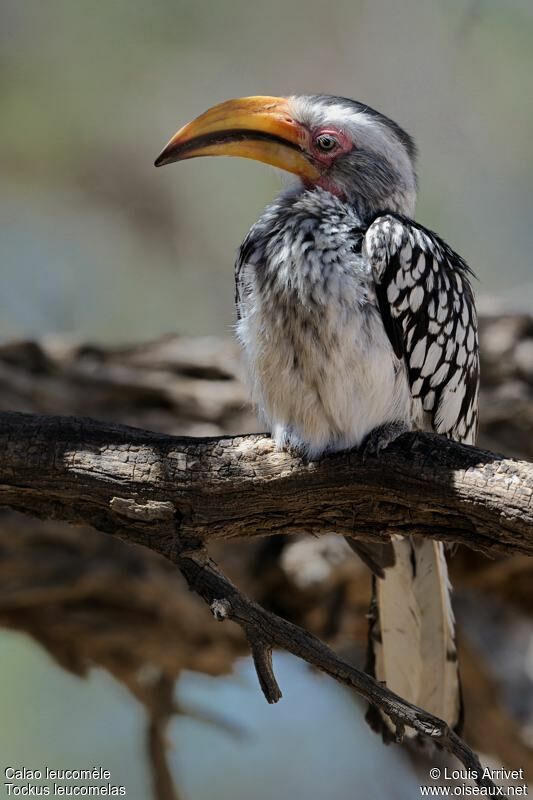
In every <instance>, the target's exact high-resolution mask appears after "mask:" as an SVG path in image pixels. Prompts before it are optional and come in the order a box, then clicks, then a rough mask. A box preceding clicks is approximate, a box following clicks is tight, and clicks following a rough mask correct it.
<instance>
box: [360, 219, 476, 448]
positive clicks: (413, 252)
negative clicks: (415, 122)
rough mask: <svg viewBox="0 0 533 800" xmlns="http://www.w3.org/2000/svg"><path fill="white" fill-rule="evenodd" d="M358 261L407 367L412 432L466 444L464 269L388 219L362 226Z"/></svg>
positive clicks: (472, 417)
mask: <svg viewBox="0 0 533 800" xmlns="http://www.w3.org/2000/svg"><path fill="white" fill-rule="evenodd" d="M363 254H364V255H366V257H367V259H368V260H369V263H370V265H371V268H372V271H373V275H374V279H375V282H376V291H377V297H378V302H379V306H380V310H381V315H382V317H383V323H384V325H385V328H386V330H387V333H388V336H389V338H390V340H391V343H392V345H393V348H394V351H395V353H396V355H397V356H398V357H399V358H403V359H404V360H405V363H406V366H407V370H408V375H409V383H410V386H411V393H412V396H413V411H414V418H415V422H416V425H417V427H419V428H420V429H422V430H433V431H435V433H441V434H443V435H445V436H447V437H449V438H450V439H455V440H456V441H460V442H467V443H470V444H471V443H473V442H474V441H475V439H476V434H477V422H478V388H479V353H478V335H477V317H476V310H475V305H474V298H473V294H472V288H471V286H470V282H469V276H470V275H472V273H471V271H470V269H469V267H468V266H467V264H466V263H465V262H464V261H463V259H462V258H461V257H460V256H458V255H457V253H455V252H454V251H453V250H452V249H451V248H450V247H448V245H447V244H446V243H445V242H443V241H442V239H440V238H439V237H438V236H437V235H436V234H435V233H433V232H432V231H430V230H427V229H426V228H424V227H422V226H421V225H419V224H418V223H415V222H413V221H412V220H410V219H408V218H406V217H402V216H401V215H399V214H392V213H389V214H386V215H383V216H380V217H377V218H376V219H375V220H374V222H372V224H371V225H370V226H369V228H368V230H367V232H366V235H365V240H364V243H363Z"/></svg>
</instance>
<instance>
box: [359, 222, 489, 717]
mask: <svg viewBox="0 0 533 800" xmlns="http://www.w3.org/2000/svg"><path fill="white" fill-rule="evenodd" d="M363 254H364V255H366V258H367V259H368V261H369V264H370V266H371V269H372V272H373V276H374V280H375V285H376V294H377V299H378V303H379V307H380V311H381V316H382V319H383V324H384V325H385V329H386V331H387V334H388V336H389V339H390V341H391V344H392V346H393V348H394V351H395V353H396V355H397V356H398V358H400V359H403V360H404V361H405V365H406V368H407V372H408V378H409V384H410V387H411V394H412V397H413V421H414V424H415V426H416V427H417V428H419V429H421V430H433V431H435V432H436V433H440V434H443V435H444V436H447V437H449V438H450V439H455V440H457V441H461V442H467V443H473V442H474V441H475V438H476V433H477V417H478V384H479V355H478V338H477V319H476V311H475V306H474V299H473V295H472V289H471V286H470V283H469V275H470V274H471V273H470V270H469V268H468V266H467V265H466V264H465V262H464V261H463V260H462V259H461V258H460V256H458V255H457V254H456V253H454V252H453V250H451V249H450V248H449V247H448V245H446V244H445V243H444V242H443V241H442V240H441V239H440V238H439V237H438V236H436V235H435V234H434V233H432V232H431V231H429V230H427V229H425V228H423V227H422V226H420V225H418V224H417V223H415V222H413V221H411V220H409V219H407V218H405V217H402V216H400V215H397V214H386V215H383V216H380V217H377V218H376V219H375V220H374V222H373V223H372V224H371V225H370V226H369V228H368V230H367V232H366V234H365V239H364V243H363ZM393 547H394V555H395V566H394V567H393V568H392V569H388V570H385V578H384V579H383V580H381V581H375V584H374V586H375V598H376V601H377V602H376V605H375V608H376V609H378V610H377V611H376V613H375V618H374V623H373V627H372V631H371V637H370V643H369V644H370V648H369V652H370V653H371V660H370V662H369V663H370V664H373V667H374V673H375V675H376V677H377V678H378V680H382V681H385V682H386V684H387V686H388V687H389V688H390V689H392V690H393V691H395V692H396V693H397V694H400V695H401V696H402V697H405V698H406V699H409V700H410V701H411V702H413V703H415V704H416V705H419V706H421V707H422V708H425V709H427V710H431V712H432V713H434V714H436V715H437V716H438V717H441V718H442V719H445V720H446V721H447V722H448V724H449V725H450V726H452V727H453V728H455V727H457V726H459V727H460V724H461V693H460V686H459V675H458V671H457V656H456V649H455V632H454V619H453V613H452V607H451V603H450V586H449V581H448V573H447V567H446V559H445V556H444V549H443V545H442V543H441V542H434V541H431V540H430V539H422V540H412V539H410V538H409V537H407V538H399V537H398V538H395V539H394V540H393ZM372 719H373V720H374V723H375V722H376V720H377V717H375V716H373V717H372Z"/></svg>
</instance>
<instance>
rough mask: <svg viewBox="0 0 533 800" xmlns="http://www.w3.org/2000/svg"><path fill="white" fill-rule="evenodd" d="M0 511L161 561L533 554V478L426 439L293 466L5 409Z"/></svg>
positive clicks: (240, 447)
mask: <svg viewBox="0 0 533 800" xmlns="http://www.w3.org/2000/svg"><path fill="white" fill-rule="evenodd" d="M0 503H1V504H2V505H4V506H7V507H10V508H12V509H14V510H17V511H21V512H23V513H26V514H30V515H33V516H37V517H41V518H48V519H62V520H66V521H68V522H73V523H77V524H86V525H90V526H91V527H94V528H97V529H99V530H103V531H106V532H108V533H114V534H118V535H120V536H121V537H123V538H125V539H127V540H129V541H133V542H136V543H139V544H143V545H146V546H148V547H149V548H150V549H151V550H155V551H156V552H159V553H160V554H161V555H164V556H166V557H169V558H170V559H171V560H174V558H175V556H176V554H177V553H178V551H179V550H180V548H181V549H182V550H183V548H186V547H197V546H198V544H199V543H200V542H207V541H214V540H221V539H231V538H235V537H238V536H240V537H251V536H265V535H269V534H273V533H286V534H291V533H301V532H309V533H314V534H322V533H325V532H328V531H335V532H336V533H339V534H342V535H344V536H348V537H352V538H361V539H371V540H372V539H373V538H374V539H375V537H376V536H379V537H383V536H387V535H389V534H392V533H405V532H406V531H409V533H411V534H415V535H426V536H427V535H429V536H431V537H433V538H436V539H441V540H443V541H446V542H450V543H451V542H454V543H461V544H464V545H466V546H467V547H471V548H474V549H478V550H480V551H481V552H484V553H487V554H491V553H500V552H515V553H517V552H520V553H524V554H527V555H531V554H532V553H533V467H532V466H531V465H530V464H528V463H527V462H525V461H517V460H514V459H507V458H504V457H502V456H499V455H496V454H494V453H489V452H486V451H482V450H479V449H476V448H473V447H466V446H462V445H459V444H457V443H454V442H448V441H446V440H444V439H443V438H442V437H438V436H432V435H429V434H423V435H422V434H407V435H405V436H403V437H401V439H399V440H397V442H395V443H394V444H393V445H392V446H391V447H390V448H388V450H387V451H386V453H384V454H382V455H381V456H380V458H379V459H377V458H369V459H367V460H366V461H364V460H363V459H362V457H361V456H360V455H359V454H358V453H357V452H353V451H352V452H347V453H342V454H337V455H334V456H330V457H327V458H324V459H323V460H321V461H320V462H312V463H305V462H304V461H302V460H301V459H299V458H296V457H294V456H292V455H290V454H288V453H282V452H278V451H277V450H276V449H275V447H274V445H273V443H272V441H271V440H270V439H269V438H268V437H266V436H262V435H249V436H242V437H235V438H229V437H228V438H224V437H222V438H211V439H190V438H186V437H182V438H179V437H171V436H165V435H162V434H155V433H150V432H148V431H142V430H137V429H133V428H126V427H124V426H119V425H109V424H105V423H101V422H95V421H92V420H87V419H80V418H69V417H43V416H37V415H35V416H34V415H27V414H17V413H9V412H6V413H3V414H0Z"/></svg>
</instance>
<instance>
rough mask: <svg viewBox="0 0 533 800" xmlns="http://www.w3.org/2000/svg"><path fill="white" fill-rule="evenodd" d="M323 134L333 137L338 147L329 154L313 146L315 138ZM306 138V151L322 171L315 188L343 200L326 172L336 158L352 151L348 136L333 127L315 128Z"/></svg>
mask: <svg viewBox="0 0 533 800" xmlns="http://www.w3.org/2000/svg"><path fill="white" fill-rule="evenodd" d="M324 134H325V135H327V136H333V137H334V138H335V139H336V140H337V142H338V147H336V148H335V149H334V150H332V151H331V153H324V152H323V151H322V150H320V148H319V147H317V146H316V145H315V141H316V139H317V137H318V136H322V135H324ZM308 137H309V138H308V145H307V149H308V151H309V154H310V155H311V156H312V158H313V161H314V162H315V163H316V164H318V165H319V166H320V167H321V168H322V169H323V170H324V174H323V175H322V176H321V177H320V178H319V179H318V180H317V181H316V183H315V186H320V187H321V188H322V189H325V190H326V191H328V192H331V193H332V194H334V195H336V196H337V197H340V198H341V199H343V198H344V193H343V191H342V190H341V189H340V188H339V187H338V186H336V185H335V184H334V183H333V182H332V181H331V180H330V179H329V178H328V176H327V170H328V168H329V167H330V166H331V164H332V163H333V162H334V161H335V159H336V158H337V157H338V156H341V155H344V154H345V153H349V152H350V150H353V149H354V147H355V145H354V143H353V141H352V140H351V139H350V137H349V136H347V135H346V134H345V133H344V132H343V131H341V130H340V128H333V127H330V128H317V129H316V130H314V131H312V132H311V133H309V134H308Z"/></svg>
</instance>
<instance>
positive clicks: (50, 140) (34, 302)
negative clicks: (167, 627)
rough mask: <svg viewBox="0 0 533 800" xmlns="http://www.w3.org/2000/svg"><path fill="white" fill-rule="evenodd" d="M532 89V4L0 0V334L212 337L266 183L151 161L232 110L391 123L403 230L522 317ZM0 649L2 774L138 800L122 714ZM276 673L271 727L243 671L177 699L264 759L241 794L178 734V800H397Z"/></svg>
mask: <svg viewBox="0 0 533 800" xmlns="http://www.w3.org/2000/svg"><path fill="white" fill-rule="evenodd" d="M532 76H533V4H532V3H531V0H402V2H398V0H396V1H395V0H337V1H335V0H330V2H328V3H324V2H323V0H294V1H291V0H269V2H252V1H251V0H219V2H215V0H195V1H194V2H193V1H192V0H189V1H187V2H185V0H151V2H147V1H146V0H47V1H46V2H42V0H2V3H1V4H0V97H1V103H2V115H1V124H0V173H1V176H2V187H3V191H2V193H1V197H0V336H1V337H2V338H6V337H14V336H17V337H33V336H38V335H42V334H45V333H50V332H67V333H72V334H75V335H79V336H80V337H82V338H91V339H95V340H100V341H106V342H107V341H125V340H141V339H144V338H146V337H151V336H157V335H160V334H162V333H165V332H168V331H177V332H180V333H193V334H200V333H215V334H224V333H229V332H230V330H231V325H232V320H233V274H232V271H233V257H234V253H235V250H236V248H237V247H238V245H239V243H240V241H241V239H242V238H243V236H244V234H245V233H246V231H247V230H248V228H249V226H250V224H251V223H252V222H253V221H254V219H255V218H256V217H257V216H258V214H259V212H260V210H261V209H262V207H263V206H264V205H265V204H266V203H267V202H268V201H269V200H270V199H271V198H272V197H273V195H274V194H275V193H276V192H277V191H278V190H279V188H280V187H282V186H283V185H284V182H285V178H283V177H282V176H280V175H279V174H278V173H276V172H275V171H273V170H270V169H269V168H266V167H265V166H264V165H259V164H255V163H252V162H249V161H242V162H240V161H236V160H235V161H234V160H227V159H214V160H209V159H202V160H198V161H195V162H189V163H184V164H181V165H179V166H174V167H169V168H165V169H163V170H155V169H154V168H153V160H154V158H155V156H156V155H157V154H158V152H159V151H160V149H161V147H162V146H163V145H164V144H165V142H166V141H167V140H168V139H169V138H170V136H171V135H172V134H173V133H174V132H175V130H176V129H177V128H178V127H179V126H181V125H182V124H183V123H184V122H186V121H187V120H189V119H190V118H191V117H193V116H195V115H196V114H198V113H200V112H201V111H203V110H205V109H206V108H207V107H209V106H210V105H212V104H213V103H216V102H218V101H221V100H223V99H226V98H228V97H234V96H239V95H247V94H290V93H316V92H329V93H333V94H342V95H346V96H349V97H353V98H356V99H359V100H363V101H365V102H367V103H369V104H370V105H372V106H374V107H376V108H378V109H379V110H381V111H383V112H384V113H386V114H387V115H389V116H391V117H393V118H394V119H396V120H397V121H398V122H399V123H400V124H401V125H403V126H404V127H405V128H406V129H407V130H408V131H409V132H411V133H412V134H413V135H414V136H415V138H416V140H417V142H418V145H419V149H420V159H419V176H420V199H419V205H418V215H417V216H418V219H419V220H420V221H421V222H423V223H424V224H426V225H428V226H429V227H431V228H433V229H435V230H437V231H438V232H439V233H440V234H441V235H442V236H443V237H444V238H445V239H447V240H448V241H449V243H450V244H451V245H452V246H453V247H454V248H455V249H457V250H458V251H459V252H460V253H461V254H462V255H463V256H464V257H465V258H466V259H467V260H468V261H469V263H470V265H471V266H472V268H473V269H474V270H475V271H476V273H477V274H478V277H479V279H480V285H479V287H478V293H479V294H480V295H481V296H482V297H483V298H485V299H484V301H483V302H484V303H485V304H488V303H490V302H492V301H491V299H490V298H497V302H498V306H499V307H501V306H502V305H505V306H508V307H513V308H522V309H528V310H531V309H532V308H533V276H532V272H531V257H530V253H531V241H530V239H531V230H532V221H533V192H532V190H531V186H532V179H533V80H532ZM0 652H1V654H2V658H1V662H2V665H3V666H2V681H1V684H0V685H1V693H0V695H1V696H0V708H1V712H0V713H1V719H2V725H1V731H0V753H1V756H2V762H3V763H5V762H6V759H9V760H11V761H13V760H14V761H16V762H18V763H20V764H25V765H26V766H39V765H41V766H42V765H43V764H48V765H50V766H60V765H63V766H70V767H72V766H75V765H77V766H87V763H85V764H82V763H81V762H82V761H83V760H85V762H89V761H90V762H92V763H96V764H97V765H101V762H102V761H103V760H104V757H106V758H107V759H108V761H111V762H112V764H113V765H114V766H112V767H111V768H112V769H113V770H114V771H113V777H114V779H115V781H116V782H126V783H127V786H128V795H127V796H128V797H130V798H135V799H136V800H137V799H138V800H146V799H147V797H148V789H147V776H146V773H145V771H144V767H143V765H142V763H141V758H140V754H141V745H142V739H141V725H140V719H139V714H138V711H137V709H135V708H134V707H133V704H132V702H131V701H129V700H128V699H127V698H126V697H125V695H124V694H123V693H122V692H121V690H119V689H118V688H117V687H115V686H114V684H111V683H110V682H109V681H108V680H107V679H104V678H103V677H102V676H96V677H95V678H93V680H92V681H91V682H90V683H89V684H88V685H86V686H85V688H84V689H83V690H82V689H80V684H78V683H77V682H76V681H74V679H72V678H70V677H66V676H64V675H63V674H62V673H60V672H59V671H58V670H57V669H56V668H55V667H52V666H51V664H50V663H49V661H48V659H47V658H46V657H45V656H44V655H42V654H41V653H40V651H38V650H37V648H36V647H34V646H33V645H30V644H29V643H27V642H26V641H25V640H23V639H22V638H20V637H18V636H15V635H8V634H2V635H1V636H0ZM281 669H282V672H283V674H285V675H286V680H287V681H288V683H289V687H286V688H287V692H286V694H287V695H288V696H290V694H291V691H292V692H293V694H294V695H295V698H294V699H293V700H292V701H289V700H285V701H284V703H286V704H287V705H285V706H284V709H285V710H284V711H280V710H279V709H276V710H273V709H270V708H266V707H265V709H264V708H263V705H262V702H263V701H262V699H261V697H259V694H258V690H257V688H256V685H255V682H254V681H255V679H254V678H253V676H251V675H250V674H249V669H248V667H247V666H246V665H244V666H242V670H241V672H242V671H243V670H244V673H245V679H244V678H243V677H242V675H241V676H240V677H239V676H237V678H236V679H235V680H236V683H231V682H230V683H229V684H228V683H227V682H224V681H219V682H215V684H216V685H215V684H213V682H209V681H208V680H207V679H204V680H203V683H202V681H200V684H198V683H197V684H195V683H194V680H193V679H192V678H191V681H192V683H191V681H189V684H187V682H186V685H185V691H186V692H192V694H194V692H196V694H197V695H198V696H199V697H200V698H201V702H203V703H204V704H207V705H209V704H214V705H215V706H216V705H217V704H218V705H220V707H221V708H222V709H224V708H227V707H228V704H230V705H232V707H233V706H235V705H236V706H237V707H239V708H241V712H242V713H241V716H242V718H243V719H244V720H248V721H249V722H250V724H251V727H252V728H254V729H255V730H256V734H257V736H259V735H260V734H261V733H262V734H263V735H264V736H266V735H267V734H268V736H267V740H268V741H271V740H272V737H274V738H275V741H276V743H277V744H278V747H277V749H276V748H274V751H275V752H272V753H271V763H268V762H267V763H266V766H265V763H262V759H261V758H260V757H259V755H258V754H257V753H260V751H259V750H258V751H257V753H256V756H255V761H254V759H253V758H252V760H251V767H250V769H255V770H256V774H257V770H258V769H259V766H258V765H259V764H261V763H262V769H263V771H262V772H260V778H259V782H260V787H259V789H258V788H257V786H256V787H255V789H254V790H252V786H253V782H250V781H251V779H250V775H251V774H252V773H249V775H248V783H247V782H246V781H247V779H246V775H244V777H243V776H242V775H241V772H242V770H244V766H243V758H242V753H243V749H242V748H243V745H235V744H228V742H227V741H226V740H225V739H224V736H223V735H222V734H221V733H220V732H209V731H206V730H205V726H203V727H202V726H199V724H198V723H177V725H178V728H179V726H180V725H181V726H182V730H183V725H189V728H187V729H186V733H185V734H183V733H182V734H181V739H180V738H179V737H180V733H179V731H178V732H177V733H176V737H177V739H178V740H179V742H180V746H179V748H178V749H177V752H180V753H184V755H182V756H181V757H180V759H178V760H179V764H180V774H181V776H182V780H183V783H184V785H185V788H187V789H188V790H189V795H188V796H189V797H190V800H210V798H211V797H215V796H216V797H217V798H219V799H220V800H224V799H225V798H226V797H227V798H230V797H231V798H235V800H240V798H241V797H242V798H249V797H252V796H253V797H254V798H255V799H256V800H263V795H261V794H260V793H259V791H260V790H261V791H262V790H263V789H264V790H265V792H266V793H265V794H264V797H265V798H266V797H269V796H273V795H275V794H276V791H278V795H277V796H280V797H281V795H279V789H276V783H275V779H276V776H278V780H279V781H280V782H281V781H282V780H285V781H286V780H287V779H288V775H291V776H292V778H293V779H294V780H295V781H296V782H295V784H294V786H293V789H294V791H296V790H297V788H298V786H300V787H302V786H303V787H304V789H303V793H304V794H305V796H306V797H307V798H308V800H318V799H319V798H322V797H324V787H323V786H321V784H320V780H319V777H318V776H319V775H323V774H326V773H325V772H324V770H327V774H328V776H329V778H330V779H331V780H332V782H331V783H330V784H329V787H330V789H331V791H337V794H335V795H332V794H330V797H334V800H335V798H338V800H345V798H348V797H352V796H355V794H354V793H353V784H354V781H356V780H357V782H358V785H359V787H360V788H364V796H365V797H367V798H372V797H383V796H387V797H398V798H403V797H414V796H415V795H414V794H413V791H414V790H413V784H412V782H410V779H409V777H408V776H407V774H406V772H405V769H404V768H403V767H402V762H401V761H400V756H398V760H397V761H396V760H395V759H396V758H397V755H393V753H392V751H391V750H389V751H387V759H386V760H385V762H384V764H386V765H387V766H386V767H385V766H383V767H382V768H381V771H382V773H383V776H384V780H386V779H387V775H389V777H390V780H389V783H388V784H387V785H388V789H387V790H385V789H384V788H383V786H378V785H377V784H376V783H375V781H374V785H372V783H371V780H370V778H368V776H367V778H365V777H364V774H363V773H362V772H361V764H362V763H365V764H371V766H372V774H373V775H374V776H375V775H376V768H375V764H376V763H380V761H381V759H382V751H381V749H380V745H379V743H378V742H377V739H375V737H374V738H372V741H371V743H370V744H368V747H369V748H370V750H368V751H367V750H366V749H365V748H366V747H367V745H366V744H364V745H363V744H362V743H363V742H367V740H368V734H367V731H366V729H365V728H364V727H363V726H359V727H357V724H356V723H355V722H354V723H353V724H352V722H351V720H352V719H353V716H352V710H353V709H352V701H351V700H350V701H348V702H347V696H346V695H344V693H342V692H341V690H340V689H338V688H337V687H335V688H329V684H327V683H326V682H325V681H324V679H319V678H317V677H316V676H309V675H308V673H307V671H305V670H303V669H300V668H296V667H295V666H294V664H293V662H291V661H290V660H287V659H285V660H284V661H283V663H282V666H281ZM243 681H244V683H243ZM243 685H245V686H246V687H248V689H246V691H245V690H244V689H242V686H243ZM28 686H30V687H31V692H28ZM187 686H188V687H189V688H188V689H187ZM228 686H230V688H228ZM231 686H233V687H234V688H233V689H231ZM235 686H241V689H242V691H241V694H240V695H239V698H240V699H239V698H237V699H236V698H235V697H233V698H232V699H231V703H230V701H229V700H228V698H227V693H228V692H229V693H230V694H231V691H237V690H236V689H235ZM191 687H192V688H191ZM202 687H203V688H202ZM224 687H225V688H224ZM84 693H85V694H84ZM224 698H226V699H224ZM324 698H327V702H326V700H325V699H324ZM289 703H292V704H289ZM332 709H334V710H335V713H333V711H332ZM342 709H344V710H345V712H346V713H345V717H346V718H345V719H344V718H342V713H341V711H342ZM348 711H349V712H350V713H349V714H348ZM348 717H349V719H348ZM241 721H242V720H241ZM191 726H192V727H191ZM350 726H351V727H350ZM258 731H259V732H258ZM265 732H266V733H265ZM324 736H326V739H327V743H328V747H326V750H325V752H324V747H323V742H324ZM346 736H348V744H349V746H347V745H346V739H345V737H346ZM317 737H318V738H317ZM350 737H351V738H350ZM264 741H265V740H263V745H262V746H263V747H264ZM319 743H320V744H319ZM249 746H250V747H251V748H253V744H250V745H249ZM201 747H203V748H205V747H207V749H208V752H209V753H210V758H209V759H208V764H207V765H206V763H205V760H202V759H200V758H199V755H198V754H199V753H201V750H200V748H201ZM187 748H188V749H187ZM228 748H229V750H228ZM232 748H233V750H232ZM328 748H329V749H328ZM295 752H296V753H300V752H301V753H302V758H301V762H302V763H301V764H300V770H299V772H294V769H293V768H294V754H295ZM356 752H359V760H358V761H356V760H354V753H356ZM395 752H396V751H395ZM195 753H196V756H195V755H194V754H195ZM232 753H233V755H232ZM332 753H334V755H335V762H334V763H335V770H334V771H333V772H332V770H333V767H332V766H329V767H328V759H329V764H330V765H331V763H332V762H331V754H332ZM369 753H371V755H369ZM284 756H285V757H286V758H287V759H289V758H291V759H292V761H291V762H290V768H289V761H288V760H287V761H286V762H285V763H284V761H283V757H284ZM176 758H178V757H177V756H176ZM73 761H76V764H73ZM354 764H356V765H358V768H357V770H355V773H354V772H353V767H354ZM310 765H311V766H310ZM313 769H314V771H313ZM389 769H390V770H391V772H390V773H387V770H389ZM305 774H307V775H308V778H307V779H306V780H307V783H306V784H302V781H303V780H304V778H303V776H304V775H305ZM239 775H241V778H242V782H241V783H239V782H238V780H237V779H238V776H239ZM295 775H296V778H297V780H296V778H295V777H294V776H295ZM126 779H127V780H126ZM214 781H216V783H214ZM236 781H237V783H236ZM335 781H336V782H337V784H338V785H336V783H335ZM365 781H367V782H366V783H365ZM280 785H281V784H280ZM284 785H285V786H287V784H286V783H285V784H284ZM335 786H336V788H335ZM213 787H215V788H216V791H217V793H216V795H215V794H213V793H212V790H213ZM265 787H267V788H266V789H265ZM331 787H333V788H331ZM348 787H350V788H348ZM393 787H394V788H393ZM0 789H1V787H0ZM252 791H255V794H253V795H252ZM224 792H226V793H224ZM361 796H363V795H361ZM281 800H284V798H283V797H281Z"/></svg>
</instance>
